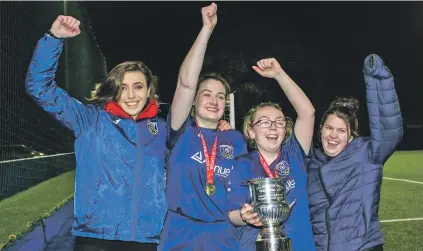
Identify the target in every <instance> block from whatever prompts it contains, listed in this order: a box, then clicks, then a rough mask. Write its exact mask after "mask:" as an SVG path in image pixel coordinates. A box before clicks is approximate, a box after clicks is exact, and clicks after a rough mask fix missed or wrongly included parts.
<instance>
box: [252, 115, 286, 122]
mask: <svg viewBox="0 0 423 251" xmlns="http://www.w3.org/2000/svg"><path fill="white" fill-rule="evenodd" d="M261 119H269V120H270V118H269V117H268V116H261V117H260V118H258V120H261ZM278 119H285V118H284V117H282V116H279V117H277V118H276V119H275V120H278ZM258 120H257V121H258Z"/></svg>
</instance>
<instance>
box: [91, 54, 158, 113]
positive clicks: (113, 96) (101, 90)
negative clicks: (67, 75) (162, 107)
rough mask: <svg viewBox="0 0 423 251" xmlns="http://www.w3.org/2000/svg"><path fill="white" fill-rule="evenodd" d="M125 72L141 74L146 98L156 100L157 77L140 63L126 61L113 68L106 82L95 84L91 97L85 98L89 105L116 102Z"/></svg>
mask: <svg viewBox="0 0 423 251" xmlns="http://www.w3.org/2000/svg"><path fill="white" fill-rule="evenodd" d="M127 72H141V73H142V74H144V76H145V79H146V80H147V87H148V88H149V95H148V98H149V99H150V100H151V99H152V98H156V99H157V98H158V96H157V95H156V91H157V84H158V77H157V76H154V75H153V73H152V72H151V71H150V69H149V68H148V66H147V65H146V64H145V63H143V62H141V61H126V62H123V63H121V64H118V65H117V66H115V67H114V68H113V69H112V70H111V71H110V73H109V74H108V76H107V78H106V81H105V82H104V83H101V84H96V85H95V87H94V90H93V91H92V92H91V97H89V98H87V100H88V101H90V103H92V104H95V105H100V106H104V105H105V104H107V103H108V102H110V101H116V100H117V98H118V97H119V95H120V92H121V89H122V88H121V87H122V81H123V77H124V75H125V73H127Z"/></svg>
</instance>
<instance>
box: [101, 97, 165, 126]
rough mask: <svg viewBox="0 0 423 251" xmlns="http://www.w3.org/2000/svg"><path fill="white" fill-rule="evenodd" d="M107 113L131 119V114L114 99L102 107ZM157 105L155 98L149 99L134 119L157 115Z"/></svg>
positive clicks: (149, 117)
mask: <svg viewBox="0 0 423 251" xmlns="http://www.w3.org/2000/svg"><path fill="white" fill-rule="evenodd" d="M104 109H105V110H106V112H107V113H109V114H111V115H113V116H116V117H121V118H127V119H133V118H132V117H131V115H129V114H128V113H126V112H125V111H124V110H123V109H122V107H121V106H120V105H119V104H118V103H117V102H116V101H110V102H109V103H107V104H106V105H105V107H104ZM158 112H159V105H158V104H157V101H156V100H155V99H151V100H150V102H149V103H148V104H147V106H146V107H145V108H144V109H143V110H142V111H141V112H140V114H138V116H137V118H136V120H137V121H138V120H141V119H151V118H154V117H156V116H157V114H158Z"/></svg>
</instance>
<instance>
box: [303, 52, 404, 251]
mask: <svg viewBox="0 0 423 251" xmlns="http://www.w3.org/2000/svg"><path fill="white" fill-rule="evenodd" d="M363 72H364V80H365V83H366V97H367V107H368V114H369V122H370V137H358V138H355V139H354V140H353V141H351V142H350V143H349V144H348V145H347V147H346V148H345V149H344V151H342V152H341V153H340V154H339V155H338V156H336V157H334V158H332V159H328V158H327V157H326V156H325V154H324V153H323V152H322V150H321V149H317V150H314V151H313V154H312V157H311V160H310V164H309V166H308V197H309V206H310V216H311V224H312V230H313V235H314V241H315V243H316V249H317V250H328V251H329V250H330V251H332V250H333V251H357V250H366V249H368V248H371V247H374V246H377V245H380V244H383V243H384V240H383V235H382V232H381V230H380V223H379V218H378V211H379V201H380V189H381V185H382V167H383V164H384V163H385V162H386V160H387V159H388V158H389V157H390V156H391V154H392V153H393V152H394V150H395V148H396V146H397V145H398V143H399V142H400V141H401V139H402V136H403V121H402V116H401V111H400V106H399V102H398V97H397V93H396V91H395V87H394V78H393V76H392V74H391V72H390V71H389V70H388V68H386V67H385V66H384V63H383V61H382V59H381V58H380V57H379V56H377V55H370V56H368V57H367V58H366V59H365V62H364V69H363Z"/></svg>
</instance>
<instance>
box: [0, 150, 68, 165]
mask: <svg viewBox="0 0 423 251" xmlns="http://www.w3.org/2000/svg"><path fill="white" fill-rule="evenodd" d="M74 153H75V152H70V153H58V154H53V155H43V156H35V157H32V158H23V159H12V160H3V161H0V164H4V163H11V162H17V161H24V160H34V159H44V158H52V157H57V156H62V155H69V154H74Z"/></svg>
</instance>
